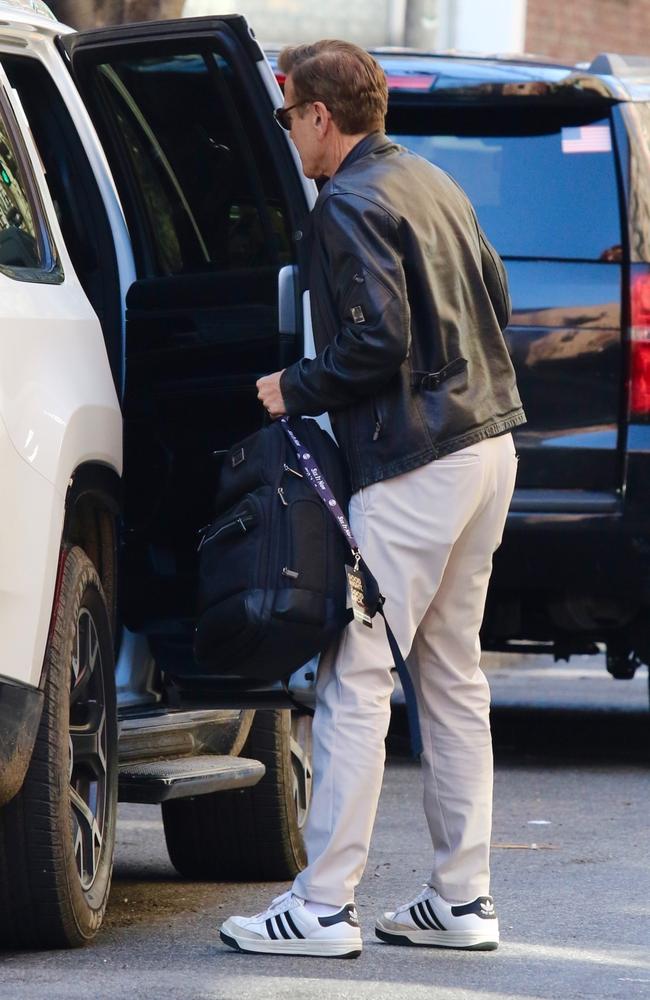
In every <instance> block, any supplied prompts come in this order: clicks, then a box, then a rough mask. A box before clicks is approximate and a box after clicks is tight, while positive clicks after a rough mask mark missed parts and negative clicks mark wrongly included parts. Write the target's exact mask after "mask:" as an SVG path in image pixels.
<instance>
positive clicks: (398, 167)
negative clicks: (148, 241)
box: [222, 41, 525, 956]
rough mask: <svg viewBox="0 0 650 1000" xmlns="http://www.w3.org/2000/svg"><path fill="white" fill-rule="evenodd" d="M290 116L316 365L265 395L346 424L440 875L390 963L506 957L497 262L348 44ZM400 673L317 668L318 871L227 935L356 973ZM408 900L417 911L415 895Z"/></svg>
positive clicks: (299, 60) (355, 644) (377, 636)
mask: <svg viewBox="0 0 650 1000" xmlns="http://www.w3.org/2000/svg"><path fill="white" fill-rule="evenodd" d="M279 66H280V69H281V70H282V71H283V72H285V73H286V86H285V94H284V107H283V108H282V109H281V110H280V111H279V112H276V117H277V118H278V119H279V121H280V124H281V125H283V126H284V127H285V128H288V129H289V130H290V132H291V138H292V140H293V142H294V143H295V145H296V148H297V150H298V153H299V155H300V159H301V161H302V165H303V170H304V172H305V174H306V175H307V176H308V177H313V178H317V177H327V178H329V179H328V180H327V182H326V183H325V185H324V186H323V188H322V189H321V192H320V194H319V197H318V200H317V203H316V206H315V208H314V211H313V213H312V227H313V233H312V240H313V248H312V265H311V275H310V290H311V303H312V317H313V327H314V336H315V340H316V346H317V350H318V352H319V353H318V355H317V357H316V358H315V359H311V360H308V359H303V360H302V361H300V362H298V363H297V364H294V365H292V366H291V367H289V368H287V369H286V370H285V371H283V372H276V373H274V374H273V375H269V376H268V377H266V378H262V379H260V380H259V382H258V383H257V386H258V395H259V398H260V400H261V401H262V403H263V404H264V406H265V407H266V409H267V411H268V412H269V414H270V415H271V416H272V417H279V416H281V415H282V414H284V413H289V414H311V415H316V414H319V413H322V412H323V411H324V410H327V411H329V414H330V417H331V420H332V425H333V428H334V431H335V434H336V437H337V439H338V442H339V444H340V446H341V448H342V451H343V454H344V456H345V458H346V461H347V464H348V467H349V471H350V477H351V484H352V491H353V495H352V499H351V503H350V523H351V527H352V530H353V531H354V534H355V535H356V537H357V540H358V541H359V544H360V548H361V552H362V554H363V556H364V558H365V561H366V563H367V564H368V566H369V568H370V569H371V571H372V572H373V573H374V575H375V576H376V578H377V580H378V582H379V586H380V588H381V589H382V592H383V593H384V595H385V597H386V616H387V618H388V620H389V622H390V624H391V627H392V629H393V631H394V633H395V635H396V637H397V640H398V643H399V646H400V649H401V651H402V653H403V655H404V656H407V654H408V659H407V663H408V668H409V673H410V675H411V677H412V680H413V684H414V687H415V691H416V695H417V701H418V715H419V719H420V728H421V732H422V741H423V755H422V764H423V776H424V808H425V812H426V817H427V820H428V824H429V829H430V832H431V839H432V842H433V852H434V853H433V870H432V873H431V875H430V877H429V880H428V882H427V884H426V885H425V887H424V890H423V891H422V892H421V893H419V894H418V895H417V896H416V897H415V898H414V899H411V900H410V901H409V902H408V903H404V904H401V905H398V906H397V909H395V910H392V911H389V912H387V913H384V914H383V916H381V917H380V918H379V920H378V921H377V925H376V933H377V935H378V936H379V937H380V938H381V939H382V940H384V941H387V942H391V943H395V944H406V943H415V944H420V945H422V944H428V945H434V946H443V947H452V948H473V949H476V948H482V949H492V948H496V947H497V944H498V940H499V932H498V922H497V919H496V914H495V910H494V905H493V902H492V898H491V897H490V896H489V895H488V892H489V844H490V832H491V808H492V747H491V738H490V727H489V689H488V685H487V681H486V679H485V677H484V675H483V673H482V672H481V670H480V668H479V657H480V646H479V638H478V634H479V628H480V625H481V620H482V616H483V611H484V604H485V596H486V591H487V586H488V581H489V577H490V572H491V567H492V555H493V553H494V550H495V549H496V548H497V546H498V544H499V542H500V540H501V535H502V532H503V526H504V523H505V518H506V513H507V510H508V505H509V503H510V499H511V496H512V491H513V488H514V480H515V469H516V456H515V451H514V447H513V442H512V436H511V434H510V431H511V429H512V428H513V427H516V426H517V425H518V424H521V423H523V422H524V421H525V417H524V413H523V410H522V407H521V401H520V399H519V395H518V393H517V389H516V385H515V377H514V371H513V368H512V364H511V362H510V358H509V356H508V352H507V350H506V346H505V343H504V340H503V335H502V330H503V329H504V328H505V326H506V324H507V322H508V319H509V311H510V301H509V297H508V292H507V286H506V278H505V273H504V269H503V266H502V264H501V261H500V260H499V258H498V257H497V255H496V253H495V252H494V250H493V249H492V248H491V246H490V245H489V243H488V242H487V240H486V239H485V237H484V235H483V233H482V232H481V230H480V228H479V226H478V223H477V221H476V217H475V215H474V212H473V210H472V207H471V205H470V204H469V202H468V200H467V198H466V197H465V195H464V193H463V192H462V191H461V190H460V188H459V187H458V186H457V185H456V184H455V183H454V181H453V180H451V178H450V177H449V176H448V175H447V174H445V173H443V171H441V170H439V169H437V168H436V167H435V166H433V165H431V164H430V163H428V162H427V161H425V160H423V159H421V158H420V157H418V156H415V155H414V154H412V153H409V152H407V151H406V150H404V149H402V148H401V147H399V146H397V145H395V144H394V143H392V142H390V141H389V140H388V139H387V138H386V136H385V135H384V133H383V127H384V117H385V114H386V106H387V86H386V79H385V76H384V73H383V71H382V70H381V68H380V67H379V66H378V64H377V63H376V62H375V60H374V59H372V57H371V56H369V55H368V54H367V53H365V52H364V51H363V50H361V49H359V48H357V47H356V46H354V45H350V44H348V43H345V42H339V41H322V42H318V43H316V44H314V45H301V46H297V47H295V48H288V49H285V50H284V51H283V52H282V53H281V55H280V59H279ZM391 665H392V658H391V654H390V650H389V646H388V642H387V639H386V633H385V629H384V627H383V622H380V621H379V620H378V619H375V622H374V625H373V628H372V629H367V628H365V627H363V625H361V624H359V623H357V622H353V623H352V624H351V625H350V626H348V628H347V629H346V630H345V632H344V634H343V635H342V637H341V640H340V643H338V646H337V648H336V649H334V650H331V651H329V652H328V654H327V655H325V656H323V657H322V658H321V662H320V665H319V671H318V683H317V707H316V714H315V718H314V769H315V780H314V787H313V799H312V805H311V810H310V815H309V820H308V823H307V829H306V835H305V836H306V843H307V852H308V866H307V868H306V869H305V870H304V871H303V872H302V873H301V874H300V875H299V876H298V877H297V878H296V880H295V882H294V885H293V887H292V889H291V891H290V892H288V893H285V894H284V895H282V896H280V897H278V898H277V899H276V900H274V901H273V903H272V904H271V906H270V907H269V909H267V910H265V911H263V912H262V913H259V914H257V915H256V916H254V917H248V918H246V917H231V918H230V919H229V920H227V921H226V922H225V924H224V925H223V927H222V938H223V940H224V941H225V942H226V943H227V944H230V945H231V946H233V947H237V948H239V949H241V950H243V951H249V952H278V953H285V954H307V955H326V956H327V955H329V956H356V955H358V954H360V952H361V947H362V942H361V933H360V930H359V926H358V921H357V919H356V912H355V910H354V905H353V900H354V890H355V888H356V886H357V884H358V882H359V880H360V878H361V875H362V873H363V869H364V866H365V863H366V859H367V853H368V846H369V841H370V835H371V831H372V826H373V823H374V818H375V812H376V808H377V802H378V799H379V792H380V788H381V781H382V775H383V766H384V756H385V751H384V740H385V736H386V732H387V729H388V722H389V715H390V696H391V691H392V686H393V684H392V680H391ZM405 894H406V892H405Z"/></svg>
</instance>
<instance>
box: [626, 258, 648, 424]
mask: <svg viewBox="0 0 650 1000" xmlns="http://www.w3.org/2000/svg"><path fill="white" fill-rule="evenodd" d="M630 416H631V417H650V274H639V275H636V277H634V278H633V279H632V287H631V294H630Z"/></svg>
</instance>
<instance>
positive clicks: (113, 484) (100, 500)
mask: <svg viewBox="0 0 650 1000" xmlns="http://www.w3.org/2000/svg"><path fill="white" fill-rule="evenodd" d="M121 507H122V480H121V479H120V477H119V475H118V474H117V472H116V471H115V469H112V468H110V466H107V465H102V464H100V463H99V462H87V463H85V464H83V465H81V466H79V467H78V468H77V469H75V471H74V473H73V474H72V476H71V477H70V480H69V485H68V489H67V492H66V497H65V516H64V522H63V537H62V546H71V545H78V546H79V548H81V549H83V551H84V552H85V553H86V555H87V556H88V558H89V559H90V561H91V562H92V564H93V565H94V567H95V569H96V570H97V573H98V575H99V579H100V580H101V583H102V587H103V590H104V594H105V596H106V603H107V606H108V611H109V617H110V622H111V626H112V629H113V634H114V636H115V625H116V619H117V546H118V518H119V515H120V512H121ZM61 568H62V567H61V565H60V566H59V574H60V573H61ZM55 593H58V581H57V590H56V592H55Z"/></svg>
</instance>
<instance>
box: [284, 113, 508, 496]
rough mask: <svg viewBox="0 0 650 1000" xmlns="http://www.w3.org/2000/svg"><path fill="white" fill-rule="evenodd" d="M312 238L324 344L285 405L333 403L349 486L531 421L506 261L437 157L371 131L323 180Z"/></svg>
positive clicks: (315, 313)
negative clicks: (512, 345)
mask: <svg viewBox="0 0 650 1000" xmlns="http://www.w3.org/2000/svg"><path fill="white" fill-rule="evenodd" d="M310 239H311V241H312V246H311V267H310V296H311V311H312V322H313V328H314V339H315V343H316V350H317V351H318V355H317V357H316V358H313V359H307V358H303V359H302V360H301V361H299V362H297V363H296V364H294V365H291V366H290V367H288V368H287V369H286V370H285V372H284V373H283V375H282V377H281V380H280V388H281V391H282V395H283V397H284V402H285V406H286V409H287V412H288V413H290V414H303V415H316V414H319V413H322V412H323V411H325V410H327V411H329V414H330V418H331V420H332V426H333V428H334V433H335V434H336V437H337V439H338V442H339V444H340V446H341V448H342V450H343V453H344V455H345V457H346V459H347V462H348V466H349V471H350V478H351V486H352V490H353V492H354V491H356V490H358V489H359V488H360V487H363V486H369V485H370V484H371V483H374V482H377V481H378V480H380V479H388V478H390V477H391V476H397V475H399V474H400V473H403V472H407V471H408V470H410V469H414V468H417V467H418V466H420V465H424V464H425V463H427V462H430V461H433V460H434V459H436V458H438V457H439V456H442V455H447V454H449V453H450V452H453V451H458V450H459V449H460V448H464V447H466V446H468V445H471V444H474V443H475V442H476V441H480V440H482V439H483V438H487V437H493V436H495V435H497V434H503V433H505V432H506V431H509V430H510V429H511V428H513V427H516V426H517V425H518V424H522V423H524V422H525V419H526V418H525V416H524V412H523V409H522V406H521V400H520V398H519V394H518V392H517V387H516V382H515V374H514V369H513V367H512V363H511V361H510V357H509V355H508V351H507V349H506V345H505V342H504V339H503V335H502V330H503V329H505V326H506V324H507V323H508V319H509V316H510V298H509V295H508V290H507V283H506V275H505V271H504V268H503V264H502V263H501V260H500V259H499V257H498V255H497V254H496V252H495V251H494V250H493V249H492V247H491V246H490V244H489V243H488V241H487V239H486V238H485V236H484V235H483V233H482V231H481V229H480V227H479V225H478V222H477V220H476V216H475V214H474V210H473V208H472V206H471V204H470V202H469V201H468V199H467V197H466V195H465V194H464V192H463V191H462V190H461V189H460V188H459V187H458V185H457V184H456V183H455V182H454V181H453V180H452V179H451V178H450V177H449V176H448V175H447V174H446V173H444V171H442V170H439V169H438V168H437V167H435V166H433V165H432V164H430V163H429V162H428V161H427V160H424V159H422V158H421V157H419V156H416V155H415V154H413V153H411V152H409V151H407V150H406V149H404V148H402V147H401V146H398V145H395V144H394V143H393V142H391V141H390V140H388V139H387V138H386V136H385V135H384V134H383V133H380V132H375V133H372V134H371V135H369V136H366V137H365V138H364V139H362V140H361V142H360V143H358V145H356V146H355V147H354V149H353V150H352V151H351V152H350V153H349V154H348V156H347V157H346V158H345V160H344V161H343V163H342V164H341V166H340V167H339V169H338V170H337V172H336V173H335V174H334V175H333V176H332V177H331V178H330V180H329V181H328V182H327V183H326V184H325V186H324V187H323V188H322V190H321V192H320V194H319V197H318V199H317V201H316V205H315V206H314V210H313V212H312V215H311V233H310Z"/></svg>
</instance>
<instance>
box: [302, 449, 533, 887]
mask: <svg viewBox="0 0 650 1000" xmlns="http://www.w3.org/2000/svg"><path fill="white" fill-rule="evenodd" d="M516 465H517V461H516V456H515V451H514V446H513V442H512V436H511V435H510V434H506V435H503V436H500V437H496V438H488V439H487V440H485V441H481V442H480V443H479V444H476V445H472V446H471V447H469V448H465V449H463V450H462V451H458V452H455V453H454V454H452V455H448V456H446V457H444V458H441V459H438V460H437V461H435V462H431V463H429V464H428V465H424V466H421V467H420V468H417V469H414V470H413V471H411V472H407V473H405V474H403V475H401V476H396V477H395V478H393V479H387V480H384V481H383V482H379V483H375V484H374V485H372V486H370V487H368V488H366V489H362V490H359V492H358V493H355V494H354V496H353V497H352V500H351V502H350V524H351V527H352V530H353V531H354V534H355V535H356V538H357V541H358V542H359V545H360V548H361V552H362V554H363V556H364V558H365V560H366V563H367V564H368V566H369V567H370V569H371V570H372V572H373V573H374V574H375V576H376V578H377V580H378V582H379V586H380V588H381V590H382V593H383V594H384V596H385V597H386V605H385V611H386V617H387V618H388V621H389V622H390V625H391V628H392V629H393V632H394V633H395V636H396V638H397V641H398V643H399V646H400V649H401V651H402V654H403V655H404V656H406V655H407V654H408V656H407V665H408V668H409V672H410V674H411V677H412V678H413V683H414V687H415V691H416V695H417V699H418V714H419V719H420V726H421V730H422V743H423V753H422V770H423V778H424V809H425V814H426V818H427V821H428V825H429V830H430V833H431V840H432V843H433V871H432V874H431V877H430V882H431V885H432V886H433V887H434V888H435V889H436V890H437V892H439V893H440V895H441V896H443V897H444V898H445V899H447V900H449V901H451V902H466V901H469V900H472V899H474V898H475V897H476V896H479V895H484V894H486V893H487V892H488V891H489V878H490V870H489V849H490V834H491V826H492V743H491V738H490V720H489V706H490V693H489V688H488V684H487V681H486V679H485V676H484V674H483V672H482V671H481V669H480V667H479V659H480V652H481V650H480V644H479V637H478V633H479V628H480V625H481V620H482V617H483V611H484V606H485V596H486V592H487V587H488V582H489V578H490V572H491V569H492V556H493V553H494V550H495V549H496V548H497V547H498V545H499V542H500V541H501V536H502V533H503V528H504V524H505V519H506V514H507V511H508V506H509V504H510V500H511V497H512V491H513V488H514V482H515V472H516ZM392 665H393V664H392V658H391V654H390V649H389V646H388V640H387V638H386V631H385V628H384V624H383V622H382V621H381V619H380V618H379V617H376V618H375V619H374V623H373V628H372V629H369V628H366V627H365V626H364V625H362V624H360V623H359V622H356V621H355V622H352V623H351V624H350V625H349V626H348V628H347V629H346V630H345V632H344V633H343V634H342V636H341V639H340V641H339V642H338V643H337V644H336V648H333V649H331V650H329V651H328V652H327V654H325V655H324V656H322V657H321V661H320V664H319V668H318V681H317V697H316V713H315V717H314V784H313V798H312V805H311V809H310V813H309V818H308V821H307V826H306V833H305V837H306V843H307V855H308V866H307V868H306V869H305V870H304V871H303V872H302V873H301V874H300V875H299V876H298V877H297V878H296V880H295V883H294V892H295V893H296V894H297V895H299V896H302V897H303V898H305V899H310V900H313V901H316V902H321V903H330V904H332V905H333V906H339V905H343V904H344V903H347V902H350V901H351V900H353V898H354V890H355V888H356V886H357V885H358V883H359V880H360V879H361V876H362V874H363V870H364V868H365V865H366V860H367V857H368V848H369V844H370V836H371V833H372V828H373V824H374V820H375V814H376V811H377V803H378V800H379V793H380V790H381V782H382V776H383V770H384V760H385V748H384V740H385V738H386V733H387V730H388V723H389V718H390V697H391V692H392V689H393V680H392V675H391V667H392ZM395 850H396V853H397V852H399V850H400V845H399V844H395ZM407 870H408V871H409V873H410V868H408V867H407ZM405 889H407V886H405Z"/></svg>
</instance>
